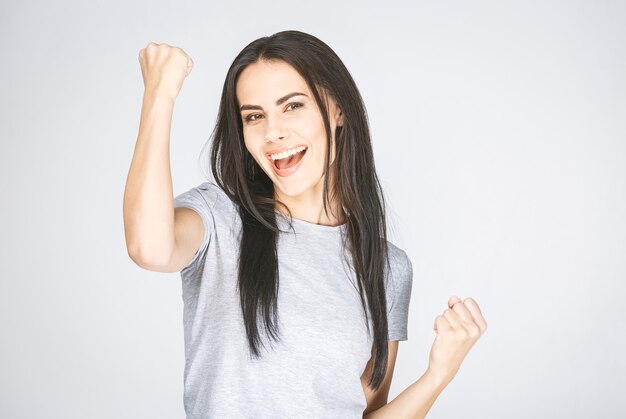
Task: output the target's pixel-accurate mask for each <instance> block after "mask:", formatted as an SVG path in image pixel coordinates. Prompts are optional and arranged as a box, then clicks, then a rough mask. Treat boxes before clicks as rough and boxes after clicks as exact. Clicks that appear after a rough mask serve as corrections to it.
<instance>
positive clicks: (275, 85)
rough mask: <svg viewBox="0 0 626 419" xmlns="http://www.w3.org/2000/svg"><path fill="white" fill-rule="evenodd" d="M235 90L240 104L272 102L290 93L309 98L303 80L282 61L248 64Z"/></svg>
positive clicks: (293, 69)
mask: <svg viewBox="0 0 626 419" xmlns="http://www.w3.org/2000/svg"><path fill="white" fill-rule="evenodd" d="M236 90H237V98H238V99H239V101H240V102H241V103H244V102H245V103H254V104H258V103H257V102H273V101H275V100H276V99H278V98H279V97H281V96H283V95H285V94H288V93H290V92H302V93H305V94H306V95H307V96H309V97H311V93H310V90H309V88H308V86H307V83H306V81H305V80H304V78H303V77H302V76H301V75H300V73H298V71H296V69H295V68H293V67H292V66H291V65H290V64H288V63H286V62H284V61H258V62H255V63H253V64H250V65H249V66H248V67H246V68H245V69H244V70H243V71H242V72H241V74H240V75H239V78H238V79H237V86H236Z"/></svg>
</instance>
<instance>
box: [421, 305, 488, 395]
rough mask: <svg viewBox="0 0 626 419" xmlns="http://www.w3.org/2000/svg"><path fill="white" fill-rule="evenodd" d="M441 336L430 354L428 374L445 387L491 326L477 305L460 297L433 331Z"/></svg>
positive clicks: (441, 317)
mask: <svg viewBox="0 0 626 419" xmlns="http://www.w3.org/2000/svg"><path fill="white" fill-rule="evenodd" d="M433 329H434V330H435V333H437V336H436V337H435V342H434V343H433V346H432V348H431V350H430V356H429V361H428V370H429V371H430V372H431V373H432V374H433V375H435V376H436V377H438V378H439V379H440V380H442V381H443V382H444V383H445V384H447V383H449V382H450V381H452V379H453V378H454V376H455V375H456V373H457V371H458V370H459V368H460V367H461V363H462V362H463V359H465V356H466V355H467V353H468V352H469V350H470V349H471V348H472V346H474V344H475V343H476V341H477V340H478V338H479V337H480V336H482V334H483V333H484V332H485V330H487V322H486V321H485V318H484V317H483V315H482V313H481V312H480V308H479V307H478V304H476V301H474V300H473V299H472V298H466V299H465V300H464V301H461V299H460V298H458V297H457V296H452V297H450V299H449V300H448V308H447V309H446V310H444V312H443V314H441V315H439V316H437V318H436V319H435V325H434V327H433Z"/></svg>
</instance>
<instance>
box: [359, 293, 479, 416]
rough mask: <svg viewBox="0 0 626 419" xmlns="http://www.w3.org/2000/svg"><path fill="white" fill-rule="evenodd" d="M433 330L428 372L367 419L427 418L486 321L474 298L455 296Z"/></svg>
mask: <svg viewBox="0 0 626 419" xmlns="http://www.w3.org/2000/svg"><path fill="white" fill-rule="evenodd" d="M433 329H434V330H435V332H436V333H437V337H436V338H435V342H434V343H433V346H432V348H431V350H430V356H429V363H428V369H427V370H426V373H424V375H422V376H421V377H420V379H419V380H417V381H416V382H414V383H413V384H411V385H410V386H409V387H408V388H407V389H406V390H404V391H403V392H402V393H400V394H399V395H398V397H396V398H395V399H393V400H392V401H391V402H390V403H388V404H386V405H384V406H383V407H381V408H379V409H377V410H374V411H373V412H370V413H369V414H367V415H364V416H363V417H364V418H368V419H376V418H390V419H391V418H411V419H413V418H416V419H417V418H419V419H422V418H424V417H425V416H426V414H427V413H428V411H429V410H430V408H431V407H432V405H433V404H434V403H435V400H436V399H437V397H439V394H441V392H442V391H443V389H444V388H445V387H446V386H447V385H448V384H449V383H450V382H451V381H452V379H453V378H454V376H455V375H456V373H457V371H458V370H459V368H460V367H461V363H462V362H463V360H464V359H465V357H466V356H467V354H468V352H469V351H470V349H471V348H472V347H473V346H474V344H475V343H476V341H477V340H478V338H480V336H482V334H483V333H484V332H485V330H487V322H486V321H485V318H484V317H483V315H482V312H481V311H480V307H478V304H477V303H476V301H474V299H473V298H466V299H465V300H464V301H461V299H460V298H459V297H457V296H452V297H450V299H449V300H448V308H447V309H446V310H444V312H443V314H441V315H439V316H437V318H435V325H434V327H433Z"/></svg>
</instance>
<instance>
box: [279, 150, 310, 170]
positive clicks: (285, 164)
mask: <svg viewBox="0 0 626 419" xmlns="http://www.w3.org/2000/svg"><path fill="white" fill-rule="evenodd" d="M307 150H308V147H307V148H305V149H304V150H302V151H299V152H297V153H296V154H292V155H291V156H287V157H285V158H282V159H276V160H272V159H271V158H270V160H271V162H272V165H273V166H274V167H275V168H276V169H278V170H287V169H290V168H292V167H294V166H295V165H297V164H298V163H300V161H301V160H302V158H303V157H304V155H305V154H306V152H307Z"/></svg>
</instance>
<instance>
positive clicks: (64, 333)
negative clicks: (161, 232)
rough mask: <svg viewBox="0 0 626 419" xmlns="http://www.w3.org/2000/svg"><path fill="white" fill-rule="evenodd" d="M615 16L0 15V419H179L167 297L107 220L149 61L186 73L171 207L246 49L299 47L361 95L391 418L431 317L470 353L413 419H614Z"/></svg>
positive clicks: (516, 5)
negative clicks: (402, 334) (324, 60)
mask: <svg viewBox="0 0 626 419" xmlns="http://www.w3.org/2000/svg"><path fill="white" fill-rule="evenodd" d="M625 21H626V5H625V3H624V2H616V1H615V2H608V1H586V2H566V1H561V2H557V1H518V2H512V1H500V2H494V1H473V2H467V1H437V2H435V1H433V2H423V1H419V2H406V3H404V2H385V3H384V5H383V2H363V1H344V2H331V1H314V2H312V1H309V2H301V1H295V0H292V1H272V2H258V1H255V2H252V1H230V2H222V1H220V2H208V1H203V2H200V1H198V2H189V1H177V2H173V1H172V2H164V1H154V0H153V1H142V2H138V1H136V2H128V1H117V0H108V1H90V2H79V1H75V2H70V1H62V2H60V1H59V2H44V1H31V2H28V1H19V2H18V1H17V0H13V1H6V0H3V1H2V3H0V40H1V42H0V45H1V46H0V52H1V57H2V58H1V59H2V65H1V66H0V89H1V94H0V112H1V113H0V139H1V145H2V148H1V152H0V167H1V170H2V172H1V174H2V176H0V188H1V189H0V192H1V193H2V200H3V205H2V217H1V219H0V232H1V235H2V241H0V246H1V248H0V258H1V272H2V274H1V275H2V278H1V281H0V287H1V288H0V333H1V336H2V344H1V345H0V371H1V373H0V392H1V393H2V397H0V416H1V417H3V418H44V417H45V418H183V417H184V411H183V404H182V391H183V381H182V380H183V368H184V352H183V327H182V299H181V284H180V276H179V274H162V273H155V272H150V271H147V270H143V269H141V268H140V267H138V266H137V265H135V264H134V263H133V262H132V260H131V259H130V258H129V257H128V255H127V251H126V245H125V239H124V229H123V220H122V198H123V192H124V187H125V182H126V176H127V174H128V168H129V165H130V161H131V158H132V153H133V149H134V144H135V141H136V136H137V132H138V127H139V116H140V109H141V100H142V94H143V81H142V78H141V71H140V66H139V62H138V59H137V54H138V53H139V50H140V49H141V48H143V47H144V46H146V45H147V43H148V42H150V41H154V42H157V43H168V44H170V45H175V46H180V47H182V48H183V49H184V50H185V51H186V52H187V53H189V54H190V55H191V56H192V58H193V59H194V62H195V67H194V70H193V72H192V74H191V75H190V76H189V78H188V79H187V80H186V81H185V84H184V86H183V90H182V91H181V93H180V95H179V97H178V100H177V104H176V108H175V112H174V120H173V127H172V134H171V168H172V174H173V181H174V193H175V194H178V193H180V192H182V191H184V190H187V189H189V188H191V187H192V186H195V185H197V184H199V183H201V182H202V181H203V176H202V172H201V170H200V167H199V166H200V165H199V161H198V157H199V154H200V149H201V147H202V146H203V145H204V144H205V143H206V141H207V140H208V139H209V135H210V132H211V129H212V127H213V124H214V122H215V118H216V114H217V109H218V101H219V97H220V93H221V88H222V84H223V81H224V76H225V75H226V70H227V69H228V67H229V65H230V63H231V62H232V60H233V59H234V57H235V56H236V54H237V53H238V52H239V51H240V50H241V49H242V48H243V47H244V46H245V45H247V44H248V43H249V42H250V41H252V40H254V39H256V38H258V37H261V36H265V35H271V34H272V33H275V32H279V31H281V30H286V29H297V30H301V31H304V32H309V33H311V34H313V35H315V36H317V37H319V38H320V39H322V40H323V41H325V42H326V43H327V44H328V45H330V47H331V48H333V49H334V50H335V51H336V52H337V54H338V55H339V56H340V57H341V58H342V59H343V60H344V62H345V63H346V65H347V67H348V69H349V70H350V72H351V74H352V75H353V77H354V78H355V80H356V82H357V85H358V86H359V88H360V90H361V93H362V95H363V98H364V100H365V104H366V106H367V109H368V116H369V119H370V123H371V129H372V134H373V141H374V152H375V158H376V168H377V170H378V173H379V176H380V178H381V181H382V184H383V187H384V190H385V193H386V196H387V198H388V206H389V208H388V209H389V211H390V213H389V214H390V219H389V221H390V225H389V227H390V238H391V240H392V241H393V242H394V243H395V244H397V245H398V246H400V247H401V248H403V249H405V250H406V251H407V253H408V255H409V257H410V258H411V260H412V262H413V266H414V282H413V292H412V298H411V307H410V320H409V332H408V333H409V340H408V341H406V342H401V344H400V350H399V355H398V361H397V365H396V370H395V374H394V381H393V383H392V387H391V392H390V396H389V400H392V399H393V398H395V397H396V396H397V395H398V394H399V393H400V392H401V391H402V390H404V389H405V388H406V387H407V386H409V385H410V384H411V383H412V382H414V381H415V380H417V379H418V378H419V377H420V376H421V375H422V374H423V372H424V371H425V369H426V367H427V365H428V354H429V351H430V347H431V345H432V341H433V339H434V336H435V335H434V331H433V323H434V319H435V317H436V316H437V315H438V314H441V313H442V312H443V310H445V309H446V307H447V305H446V303H447V299H448V297H449V296H451V295H453V294H456V295H458V296H460V297H461V298H466V297H470V296H471V297H473V298H474V299H475V300H476V301H477V302H478V303H479V305H480V307H481V308H482V310H483V314H484V315H485V317H486V319H487V322H488V324H489V329H488V330H487V332H486V333H485V335H483V336H482V337H481V338H480V339H479V341H478V342H477V343H476V345H475V346H474V347H473V349H472V350H471V351H470V353H469V354H468V356H467V358H466V359H465V362H464V363H463V365H462V366H461V369H460V370H459V372H458V374H457V376H456V378H455V379H454V381H453V382H452V383H450V385H449V386H448V387H447V388H446V389H445V390H444V391H443V393H442V394H441V396H440V397H439V398H438V400H437V401H436V403H435V405H434V406H433V408H432V409H431V411H430V413H429V415H428V417H429V418H494V419H496V418H503V417H506V418H509V419H516V418H520V419H521V418H524V419H527V418H557V417H558V418H591V417H596V418H617V417H624V415H626V401H625V399H624V397H623V390H624V388H626V361H625V358H624V353H626V339H625V337H624V336H625V334H624V330H625V328H624V326H623V319H624V318H626V309H625V308H624V307H625V303H624V294H625V291H626V286H625V285H624V284H625V281H624V280H625V279H626V258H625V256H626V222H625V215H626V99H625V98H626V83H625V81H624V80H625V79H624V75H625V74H626V45H625V43H626V25H625V24H624V22H625Z"/></svg>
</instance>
